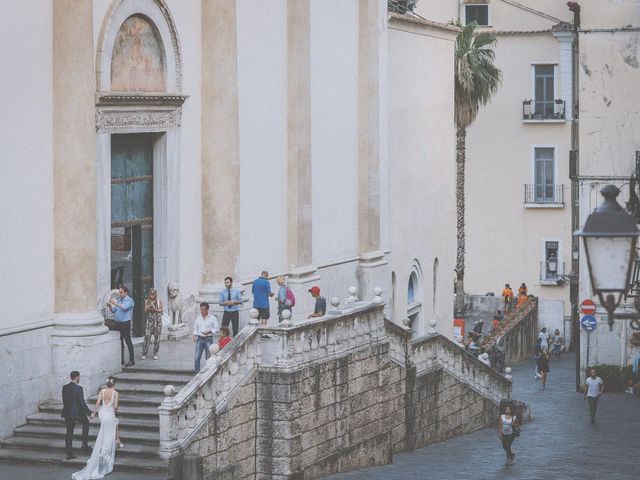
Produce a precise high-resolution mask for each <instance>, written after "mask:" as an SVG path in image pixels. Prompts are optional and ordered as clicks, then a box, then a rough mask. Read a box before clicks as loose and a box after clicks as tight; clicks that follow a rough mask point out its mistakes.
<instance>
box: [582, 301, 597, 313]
mask: <svg viewBox="0 0 640 480" xmlns="http://www.w3.org/2000/svg"><path fill="white" fill-rule="evenodd" d="M580 311H581V312H582V313H584V314H585V315H593V314H594V313H596V304H595V302H594V301H593V300H589V299H586V300H584V301H583V302H582V303H581V304H580Z"/></svg>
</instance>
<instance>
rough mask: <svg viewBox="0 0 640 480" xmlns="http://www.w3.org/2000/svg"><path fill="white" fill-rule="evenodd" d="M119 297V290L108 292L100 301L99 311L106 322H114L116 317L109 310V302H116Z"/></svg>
mask: <svg viewBox="0 0 640 480" xmlns="http://www.w3.org/2000/svg"><path fill="white" fill-rule="evenodd" d="M117 296H118V290H108V291H107V292H106V293H105V294H104V295H102V297H100V299H99V300H98V311H99V312H100V314H101V315H102V317H103V318H104V319H105V320H113V319H114V318H115V317H116V316H115V313H113V312H112V311H111V309H110V308H109V300H116V297H117Z"/></svg>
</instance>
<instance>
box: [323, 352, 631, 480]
mask: <svg viewBox="0 0 640 480" xmlns="http://www.w3.org/2000/svg"><path fill="white" fill-rule="evenodd" d="M574 366H575V357H574V356H573V354H565V355H563V356H562V357H561V359H560V362H559V363H556V361H555V360H553V362H552V363H551V366H550V368H551V372H550V373H549V378H548V381H547V389H546V390H542V389H541V387H540V382H539V381H537V380H534V379H533V368H534V364H533V360H531V361H526V362H522V363H520V364H517V365H515V366H514V372H513V376H514V378H515V382H514V386H513V394H512V396H513V398H516V399H518V400H523V401H525V402H526V403H528V404H530V405H531V408H532V421H531V422H527V423H525V424H524V426H523V428H522V435H521V436H520V437H519V438H517V439H516V441H515V442H514V444H513V451H514V453H515V454H516V459H515V463H514V465H512V466H508V467H507V466H505V465H504V460H505V455H504V451H503V450H502V447H501V444H500V442H499V439H498V434H497V429H496V428H494V427H492V428H485V429H482V430H479V431H477V432H474V433H471V434H469V435H464V436H461V437H456V438H453V439H451V440H448V441H446V442H442V443H439V444H434V445H429V446H427V447H425V448H422V449H419V450H414V451H413V452H405V453H401V454H398V455H395V456H394V463H393V464H391V465H385V466H382V467H376V468H369V469H366V470H359V471H357V472H351V473H346V474H340V475H334V476H331V477H328V478H330V479H331V480H358V479H366V480H376V479H385V480H396V479H398V480H400V479H402V480H411V479H420V480H457V479H470V480H485V479H486V480H490V479H526V480H537V479H545V480H548V479H553V480H555V479H580V480H585V479H596V478H597V479H612V480H614V479H615V480H623V479H637V478H638V476H639V474H640V464H639V463H638V461H637V444H638V442H639V441H640V400H638V399H636V398H634V397H632V396H631V395H627V394H622V393H615V394H613V393H612V394H607V393H605V394H604V396H603V397H602V398H601V400H600V403H599V405H598V414H597V423H596V424H595V425H591V424H590V423H589V416H588V411H587V405H586V402H585V401H584V400H583V398H582V395H581V394H578V393H576V392H575V376H574V375H575V370H574ZM605 387H606V385H605Z"/></svg>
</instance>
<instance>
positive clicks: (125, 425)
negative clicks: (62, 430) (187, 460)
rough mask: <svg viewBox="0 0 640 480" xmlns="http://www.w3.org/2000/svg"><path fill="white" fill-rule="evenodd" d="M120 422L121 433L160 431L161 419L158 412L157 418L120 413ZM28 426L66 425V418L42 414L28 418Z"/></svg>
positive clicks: (56, 414)
mask: <svg viewBox="0 0 640 480" xmlns="http://www.w3.org/2000/svg"><path fill="white" fill-rule="evenodd" d="M118 421H119V426H120V430H121V431H127V430H150V431H155V432H157V431H159V429H160V419H159V418H158V413H157V411H156V417H155V419H154V418H143V419H140V418H133V419H132V418H127V417H124V418H122V417H121V416H120V412H118ZM27 424H28V425H54V426H59V425H64V418H62V417H61V416H60V414H58V413H48V412H40V413H35V414H33V415H29V416H28V417H27Z"/></svg>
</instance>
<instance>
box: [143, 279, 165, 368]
mask: <svg viewBox="0 0 640 480" xmlns="http://www.w3.org/2000/svg"><path fill="white" fill-rule="evenodd" d="M162 311H163V307H162V300H160V299H159V298H158V292H157V291H156V289H155V288H152V289H151V290H149V295H148V296H147V299H146V300H145V301H144V313H145V314H146V327H145V330H144V342H143V343H142V360H146V358H147V352H149V343H150V342H151V337H152V336H153V359H154V360H157V359H158V351H159V350H160V334H161V333H162Z"/></svg>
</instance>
